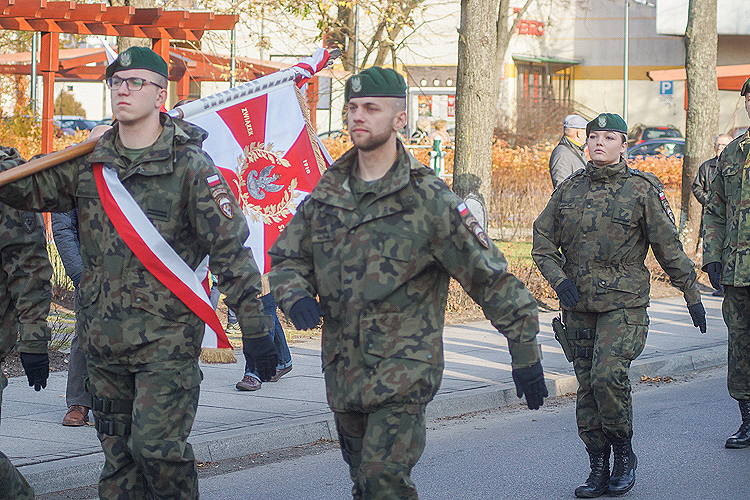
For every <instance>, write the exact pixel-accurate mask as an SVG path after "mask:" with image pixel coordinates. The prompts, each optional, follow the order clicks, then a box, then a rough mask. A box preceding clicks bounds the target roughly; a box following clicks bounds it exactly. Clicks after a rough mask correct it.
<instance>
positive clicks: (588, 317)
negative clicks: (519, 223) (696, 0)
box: [531, 113, 706, 498]
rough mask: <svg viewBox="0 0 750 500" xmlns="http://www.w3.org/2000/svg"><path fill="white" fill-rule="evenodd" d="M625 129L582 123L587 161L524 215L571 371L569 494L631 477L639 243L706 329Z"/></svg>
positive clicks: (664, 214)
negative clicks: (573, 447)
mask: <svg viewBox="0 0 750 500" xmlns="http://www.w3.org/2000/svg"><path fill="white" fill-rule="evenodd" d="M626 134H627V126H626V125H625V121H624V120H623V119H622V118H621V117H620V116H618V115H616V114H610V113H605V114H601V115H599V116H598V117H597V118H596V119H594V120H593V121H591V122H589V123H588V125H587V127H586V135H587V137H588V139H587V144H588V148H589V155H590V157H591V161H589V162H588V164H587V166H586V168H585V169H584V170H580V171H578V172H577V173H575V174H573V175H572V176H571V177H569V178H568V179H566V180H565V181H564V182H562V183H561V184H560V185H559V186H558V187H557V189H556V190H555V191H554V193H552V198H551V199H550V201H549V203H548V204H547V206H546V207H545V209H544V211H543V212H542V213H541V215H539V217H538V218H537V220H536V221H535V222H534V244H533V249H532V252H531V254H532V256H533V257H534V262H536V265H537V266H538V267H539V270H540V271H541V272H542V274H543V275H544V277H545V278H546V279H547V281H549V283H550V284H551V285H552V286H553V288H554V289H555V291H556V292H557V295H558V297H559V299H560V303H561V304H562V309H563V322H564V324H565V327H566V334H565V336H566V337H567V339H568V343H569V344H570V345H571V347H572V348H573V349H572V351H573V354H574V359H573V366H574V368H575V372H576V377H577V378H578V399H577V403H576V420H577V423H578V435H579V436H580V437H581V440H582V441H583V442H584V444H585V445H586V451H587V452H588V454H589V457H590V462H591V474H590V475H589V477H588V479H587V480H586V482H585V483H584V484H582V485H581V486H579V487H578V488H576V490H575V494H576V496H578V497H587V498H593V497H598V496H601V495H603V494H604V493H607V492H609V494H610V495H622V494H624V493H625V492H627V491H629V490H630V489H631V488H632V487H633V485H634V484H635V468H636V456H635V454H634V453H633V450H632V447H631V438H632V435H633V426H632V421H633V410H632V405H631V396H630V382H629V380H628V372H629V370H630V363H631V362H632V361H633V360H634V359H635V358H636V357H638V355H639V354H640V353H641V351H642V350H643V347H644V345H645V343H646V333H647V331H648V322H649V320H648V315H647V314H646V307H647V306H648V302H649V290H650V275H649V271H648V269H647V268H646V266H645V265H644V260H645V259H646V254H647V252H648V249H649V245H650V246H651V248H652V249H653V252H654V255H655V256H656V259H657V260H658V261H659V264H661V266H662V268H664V270H665V271H666V272H667V274H669V277H670V278H671V279H672V284H673V285H674V286H675V287H677V288H679V289H680V290H681V291H682V292H683V294H684V295H685V301H686V302H687V305H688V310H689V311H690V316H691V318H692V320H693V324H694V325H695V326H697V327H699V328H700V329H701V332H705V331H706V314H705V311H704V309H703V305H702V304H701V298H700V293H699V292H698V289H697V288H696V273H695V269H694V265H693V262H692V261H691V260H690V259H689V258H688V257H687V255H685V252H684V251H683V249H682V244H681V243H680V240H679V239H678V237H677V228H676V227H675V225H674V218H673V215H672V211H671V210H670V208H669V204H668V203H667V200H666V197H665V196H664V192H663V188H662V184H661V183H660V182H659V179H658V178H657V177H656V176H655V175H653V174H650V173H645V172H639V171H638V170H634V169H631V168H629V167H628V166H627V164H626V162H625V160H624V159H623V154H624V153H625V151H626V148H627V135H626ZM610 447H611V448H612V449H613V451H614V467H613V469H612V472H611V474H610V469H609V455H610Z"/></svg>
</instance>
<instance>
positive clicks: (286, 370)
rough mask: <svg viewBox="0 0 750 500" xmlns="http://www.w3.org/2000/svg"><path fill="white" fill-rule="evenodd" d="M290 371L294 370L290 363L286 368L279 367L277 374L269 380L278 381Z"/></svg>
mask: <svg viewBox="0 0 750 500" xmlns="http://www.w3.org/2000/svg"><path fill="white" fill-rule="evenodd" d="M290 371H292V365H289V366H287V367H286V368H282V369H281V370H279V369H278V368H277V369H276V375H274V376H273V377H271V379H270V380H269V382H278V381H279V379H280V378H281V377H283V376H284V375H286V374H287V373H289V372H290Z"/></svg>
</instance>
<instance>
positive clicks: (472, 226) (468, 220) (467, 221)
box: [456, 203, 490, 248]
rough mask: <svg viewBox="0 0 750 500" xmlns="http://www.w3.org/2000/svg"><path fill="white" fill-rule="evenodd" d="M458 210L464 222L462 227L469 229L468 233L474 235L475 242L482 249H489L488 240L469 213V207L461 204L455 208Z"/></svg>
mask: <svg viewBox="0 0 750 500" xmlns="http://www.w3.org/2000/svg"><path fill="white" fill-rule="evenodd" d="M456 209H457V210H458V213H459V214H461V218H462V219H463V221H464V225H465V226H466V227H467V228H469V231H471V232H472V233H473V234H474V237H475V238H476V239H477V241H478V242H479V243H480V244H481V245H482V246H483V247H484V248H489V247H490V239H489V237H488V236H487V233H485V232H484V229H482V226H481V225H480V224H479V221H477V219H476V217H474V215H473V214H472V213H471V210H469V207H467V206H466V203H461V204H460V205H458V206H457V207H456Z"/></svg>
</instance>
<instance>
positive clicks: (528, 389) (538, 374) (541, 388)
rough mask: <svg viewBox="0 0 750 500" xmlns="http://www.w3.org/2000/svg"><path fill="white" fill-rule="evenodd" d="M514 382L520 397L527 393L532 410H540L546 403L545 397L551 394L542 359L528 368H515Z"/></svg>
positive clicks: (527, 401) (527, 399)
mask: <svg viewBox="0 0 750 500" xmlns="http://www.w3.org/2000/svg"><path fill="white" fill-rule="evenodd" d="M513 383H514V384H516V395H518V397H519V398H520V397H522V396H523V395H524V394H526V404H527V405H528V406H529V409H530V410H538V409H539V407H540V406H542V405H543V404H544V398H546V397H547V396H548V395H549V393H548V392H547V385H546V384H545V383H544V373H543V372H542V362H541V361H537V362H536V364H535V365H531V366H527V367H526V368H514V369H513Z"/></svg>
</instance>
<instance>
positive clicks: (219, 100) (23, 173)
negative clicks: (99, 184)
mask: <svg viewBox="0 0 750 500" xmlns="http://www.w3.org/2000/svg"><path fill="white" fill-rule="evenodd" d="M319 51H325V49H318V50H316V51H315V54H314V56H313V57H316V56H317V57H318V59H320V61H321V62H322V66H325V65H326V64H328V61H330V60H331V59H335V58H337V57H339V56H340V54H341V51H340V50H339V49H333V50H331V51H325V52H324V53H321V52H319ZM307 59H310V58H307ZM306 66H307V67H309V68H310V69H312V73H311V72H310V71H309V70H308V71H302V72H300V71H299V70H298V68H297V66H292V67H291V68H287V69H284V70H281V71H276V72H274V73H271V74H269V75H265V76H262V77H260V78H256V79H255V80H252V81H250V82H247V83H243V84H242V85H239V86H237V87H234V88H230V89H228V90H224V91H222V92H219V93H217V94H212V95H209V96H206V97H202V98H200V99H197V100H195V101H191V102H188V103H185V104H183V105H182V106H180V107H178V108H175V109H172V110H171V111H169V112H168V113H167V114H168V115H169V116H171V117H173V118H192V117H196V116H199V115H202V114H205V113H210V112H212V111H216V110H217V108H224V107H227V106H230V105H231V104H232V103H233V102H235V101H237V100H239V99H244V100H247V99H248V98H250V97H253V96H255V95H263V94H265V93H267V92H269V91H270V90H271V89H272V88H274V87H277V86H279V85H283V84H285V83H287V82H290V81H294V80H296V79H297V78H298V77H302V78H311V77H312V76H313V75H314V74H315V73H316V72H317V70H318V69H322V68H321V67H316V66H317V65H307V64H306ZM98 140H99V138H98V137H97V138H96V139H87V140H85V141H83V142H80V143H78V144H75V145H73V146H70V147H67V148H65V149H61V150H60V151H54V152H52V153H49V154H47V155H44V156H40V157H39V158H35V159H33V160H30V161H28V162H26V163H24V164H23V165H19V166H17V167H13V168H10V169H8V170H5V171H3V172H0V186H4V185H5V184H8V183H11V182H13V181H16V180H18V179H22V178H24V177H28V176H30V175H33V174H35V173H37V172H41V171H42V170H46V169H48V168H51V167H54V166H56V165H59V164H60V163H63V162H66V161H68V160H72V159H73V158H78V157H79V156H83V155H86V154H89V153H90V152H92V151H93V150H94V146H96V143H97V141H98Z"/></svg>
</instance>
